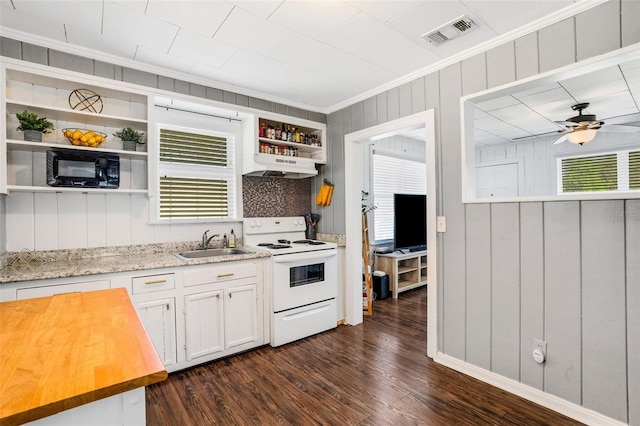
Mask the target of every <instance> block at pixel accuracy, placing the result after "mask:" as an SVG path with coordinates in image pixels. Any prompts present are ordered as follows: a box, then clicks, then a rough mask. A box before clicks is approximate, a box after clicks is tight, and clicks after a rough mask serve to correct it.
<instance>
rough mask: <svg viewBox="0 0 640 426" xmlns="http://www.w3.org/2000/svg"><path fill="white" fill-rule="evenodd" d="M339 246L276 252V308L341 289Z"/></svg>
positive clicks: (305, 302)
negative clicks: (326, 248) (287, 252)
mask: <svg viewBox="0 0 640 426" xmlns="http://www.w3.org/2000/svg"><path fill="white" fill-rule="evenodd" d="M337 253H338V252H337V250H336V249H330V250H316V251H309V252H303V253H294V254H283V255H278V256H273V257H272V261H273V283H272V289H273V292H272V295H273V298H272V303H273V311H274V312H281V311H285V310H287V309H293V308H297V307H300V306H304V305H309V304H311V303H316V302H320V301H323V300H329V299H334V298H335V297H336V295H337V293H338V261H337Z"/></svg>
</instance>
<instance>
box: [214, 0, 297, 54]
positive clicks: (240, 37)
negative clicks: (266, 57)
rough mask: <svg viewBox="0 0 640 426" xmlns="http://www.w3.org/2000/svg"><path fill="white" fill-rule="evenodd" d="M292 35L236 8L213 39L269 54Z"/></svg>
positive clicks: (278, 26)
mask: <svg viewBox="0 0 640 426" xmlns="http://www.w3.org/2000/svg"><path fill="white" fill-rule="evenodd" d="M290 35H291V31H290V30H288V29H286V28H284V27H282V26H280V25H278V24H274V23H273V22H271V21H266V20H264V19H260V18H259V17H258V16H256V15H254V14H252V13H249V12H247V11H245V10H243V9H240V8H237V7H236V8H234V9H233V10H232V11H231V13H230V14H229V16H228V17H227V19H226V20H225V21H224V24H222V26H221V27H220V29H218V31H217V32H216V34H215V36H214V37H213V39H214V40H217V41H221V42H224V43H227V44H230V45H232V46H237V47H239V48H241V49H245V50H250V51H252V52H256V53H261V54H268V53H270V52H271V51H272V50H273V49H274V48H275V47H276V46H277V45H278V44H279V43H281V42H282V41H283V40H284V39H285V38H287V37H289V36H290ZM276 53H288V52H276Z"/></svg>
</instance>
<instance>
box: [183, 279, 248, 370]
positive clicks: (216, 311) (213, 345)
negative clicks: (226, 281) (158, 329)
mask: <svg viewBox="0 0 640 426" xmlns="http://www.w3.org/2000/svg"><path fill="white" fill-rule="evenodd" d="M184 315H185V337H186V341H187V343H186V347H185V349H186V352H187V354H186V356H187V361H190V360H192V359H195V358H198V357H202V356H206V355H210V354H213V353H216V352H221V351H224V350H226V349H232V348H234V347H236V346H240V345H244V344H245V343H252V342H257V341H258V298H257V291H256V285H255V284H249V285H243V286H239V287H233V288H229V289H221V290H212V291H205V292H202V293H196V294H190V295H187V296H185V299H184Z"/></svg>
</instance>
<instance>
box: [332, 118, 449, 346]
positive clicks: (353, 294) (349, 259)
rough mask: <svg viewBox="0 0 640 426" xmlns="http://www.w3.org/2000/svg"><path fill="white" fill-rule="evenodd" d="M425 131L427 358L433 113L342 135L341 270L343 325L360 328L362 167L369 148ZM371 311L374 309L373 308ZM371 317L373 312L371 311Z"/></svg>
mask: <svg viewBox="0 0 640 426" xmlns="http://www.w3.org/2000/svg"><path fill="white" fill-rule="evenodd" d="M420 128H424V129H425V132H424V133H425V144H426V155H427V158H426V160H427V250H428V256H427V356H429V357H431V358H433V357H434V356H435V355H436V353H437V350H438V348H437V342H438V336H437V331H438V327H437V318H438V315H437V307H438V306H437V288H438V283H437V276H438V274H437V271H436V267H437V264H438V263H437V259H438V253H437V238H436V205H437V193H436V156H435V118H434V111H433V110H428V111H424V112H420V113H417V114H413V115H410V116H407V117H403V118H399V119H397V120H394V121H390V122H388V123H383V124H380V125H377V126H374V127H369V128H367V129H363V130H359V131H357V132H353V133H349V134H348V135H345V164H348V165H349V166H348V167H347V168H346V170H345V221H346V238H347V245H346V270H345V279H346V283H347V284H346V285H345V293H346V294H345V301H346V318H345V322H346V323H347V324H350V325H356V324H360V323H362V321H363V314H362V245H361V235H362V222H361V215H362V213H361V194H362V189H363V188H364V168H365V167H364V163H365V161H368V155H369V149H368V147H369V144H370V143H371V142H372V141H375V140H378V139H381V138H387V137H391V136H393V135H396V134H400V133H402V132H407V131H411V130H415V129H420ZM374 309H375V308H374ZM374 315H375V310H374Z"/></svg>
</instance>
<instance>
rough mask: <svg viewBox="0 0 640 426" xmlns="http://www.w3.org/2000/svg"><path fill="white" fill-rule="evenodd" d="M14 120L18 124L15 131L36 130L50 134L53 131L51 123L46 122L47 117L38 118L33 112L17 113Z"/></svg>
mask: <svg viewBox="0 0 640 426" xmlns="http://www.w3.org/2000/svg"><path fill="white" fill-rule="evenodd" d="M16 118H17V119H18V121H19V122H20V125H19V126H18V128H17V129H16V130H22V131H25V130H36V131H38V132H42V133H51V131H52V130H53V123H52V122H50V121H49V120H47V117H39V116H38V114H36V113H34V112H28V111H24V112H23V113H17V114H16Z"/></svg>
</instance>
